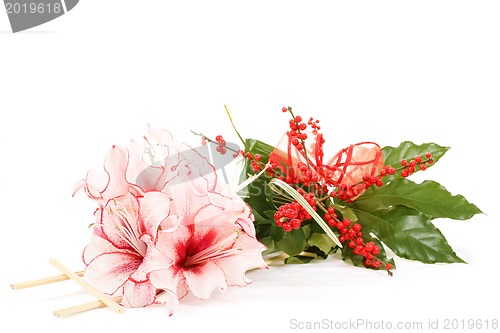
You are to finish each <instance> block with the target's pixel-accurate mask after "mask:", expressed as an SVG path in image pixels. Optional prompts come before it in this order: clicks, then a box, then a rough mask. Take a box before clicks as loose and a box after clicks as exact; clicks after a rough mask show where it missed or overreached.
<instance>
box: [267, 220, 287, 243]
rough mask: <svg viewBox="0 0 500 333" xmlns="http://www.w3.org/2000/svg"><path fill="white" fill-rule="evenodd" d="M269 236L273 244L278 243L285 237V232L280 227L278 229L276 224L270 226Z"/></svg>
mask: <svg viewBox="0 0 500 333" xmlns="http://www.w3.org/2000/svg"><path fill="white" fill-rule="evenodd" d="M270 235H271V237H272V239H273V241H275V242H279V241H280V240H282V239H283V236H285V231H284V230H283V228H282V227H278V226H277V225H276V224H271V227H270Z"/></svg>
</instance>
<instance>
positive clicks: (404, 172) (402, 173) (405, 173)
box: [401, 169, 408, 178]
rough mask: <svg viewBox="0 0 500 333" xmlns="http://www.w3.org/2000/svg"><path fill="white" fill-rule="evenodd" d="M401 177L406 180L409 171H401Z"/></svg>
mask: <svg viewBox="0 0 500 333" xmlns="http://www.w3.org/2000/svg"><path fill="white" fill-rule="evenodd" d="M401 176H402V177H404V178H406V177H408V170H406V169H405V170H403V171H401Z"/></svg>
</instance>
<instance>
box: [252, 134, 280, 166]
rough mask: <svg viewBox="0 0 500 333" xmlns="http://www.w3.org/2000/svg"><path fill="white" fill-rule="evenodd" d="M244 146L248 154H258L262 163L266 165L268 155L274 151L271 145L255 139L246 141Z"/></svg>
mask: <svg viewBox="0 0 500 333" xmlns="http://www.w3.org/2000/svg"><path fill="white" fill-rule="evenodd" d="M246 144H247V147H248V149H250V152H252V153H253V154H259V155H260V156H261V157H262V160H261V161H262V162H263V163H267V158H268V157H269V154H271V152H272V151H273V150H274V147H273V146H271V145H268V144H267V143H265V142H262V141H260V140H255V139H246Z"/></svg>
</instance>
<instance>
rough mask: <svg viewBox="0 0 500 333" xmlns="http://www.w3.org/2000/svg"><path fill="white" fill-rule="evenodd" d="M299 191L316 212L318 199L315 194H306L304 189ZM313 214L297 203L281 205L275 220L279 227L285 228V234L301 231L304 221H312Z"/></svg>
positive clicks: (275, 214)
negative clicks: (296, 230) (294, 230)
mask: <svg viewBox="0 0 500 333" xmlns="http://www.w3.org/2000/svg"><path fill="white" fill-rule="evenodd" d="M299 190H301V191H298V192H299V193H300V194H301V195H302V197H303V198H304V199H305V200H306V201H307V202H308V203H309V205H310V206H311V207H312V208H313V209H314V210H316V197H315V196H314V193H307V192H304V191H303V190H302V189H299ZM311 218H312V216H311V214H309V213H308V212H307V210H306V209H305V208H304V207H302V206H301V205H300V204H299V203H298V202H297V201H293V202H291V203H287V204H284V205H281V206H280V207H279V208H278V211H277V212H276V213H274V220H275V221H276V225H277V226H278V227H281V228H283V230H284V231H285V232H290V231H292V229H299V228H300V226H301V225H302V222H303V221H304V220H310V219H311Z"/></svg>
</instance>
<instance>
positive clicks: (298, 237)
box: [276, 228, 306, 257]
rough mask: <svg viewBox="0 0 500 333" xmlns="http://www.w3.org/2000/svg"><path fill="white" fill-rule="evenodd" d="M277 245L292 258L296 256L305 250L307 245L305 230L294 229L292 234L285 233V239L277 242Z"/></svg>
mask: <svg viewBox="0 0 500 333" xmlns="http://www.w3.org/2000/svg"><path fill="white" fill-rule="evenodd" d="M276 245H277V246H278V247H279V248H280V250H282V251H283V252H285V253H286V254H288V255H289V256H290V257H293V256H296V255H297V254H299V253H300V252H302V251H303V250H304V247H305V245H306V236H305V233H304V230H302V228H299V229H293V230H292V231H290V232H285V234H284V235H283V238H282V239H281V240H280V241H279V242H276Z"/></svg>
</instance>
